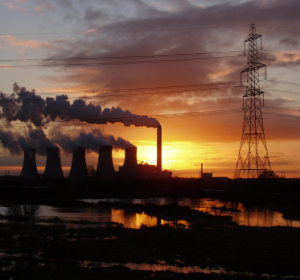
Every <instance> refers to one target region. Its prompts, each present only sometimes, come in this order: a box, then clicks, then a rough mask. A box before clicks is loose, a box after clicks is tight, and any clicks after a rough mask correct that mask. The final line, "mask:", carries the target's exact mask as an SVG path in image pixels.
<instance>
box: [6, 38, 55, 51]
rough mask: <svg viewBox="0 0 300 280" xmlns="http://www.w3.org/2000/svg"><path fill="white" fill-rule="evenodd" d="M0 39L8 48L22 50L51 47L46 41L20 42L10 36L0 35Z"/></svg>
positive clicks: (20, 40)
mask: <svg viewBox="0 0 300 280" xmlns="http://www.w3.org/2000/svg"><path fill="white" fill-rule="evenodd" d="M0 39H2V40H5V43H6V44H7V45H8V46H12V47H18V48H21V49H22V50H24V49H37V48H45V47H46V48H50V47H51V44H50V43H49V42H47V41H38V40H28V39H27V40H26V39H25V40H22V39H17V38H16V37H14V36H12V35H1V36H0Z"/></svg>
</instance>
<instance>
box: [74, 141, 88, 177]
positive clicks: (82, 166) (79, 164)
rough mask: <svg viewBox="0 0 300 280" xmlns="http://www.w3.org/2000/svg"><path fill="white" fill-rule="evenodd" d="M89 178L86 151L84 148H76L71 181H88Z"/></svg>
mask: <svg viewBox="0 0 300 280" xmlns="http://www.w3.org/2000/svg"><path fill="white" fill-rule="evenodd" d="M87 177H88V171H87V166H86V162H85V149H84V148H83V147H82V146H77V147H74V148H73V158H72V166H71V171H70V175H69V179H71V180H73V181H76V180H79V181H82V180H85V179H87Z"/></svg>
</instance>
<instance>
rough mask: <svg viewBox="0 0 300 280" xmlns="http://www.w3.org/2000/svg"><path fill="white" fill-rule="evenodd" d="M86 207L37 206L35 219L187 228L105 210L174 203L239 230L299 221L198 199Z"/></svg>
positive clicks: (2, 209)
mask: <svg viewBox="0 0 300 280" xmlns="http://www.w3.org/2000/svg"><path fill="white" fill-rule="evenodd" d="M83 201H84V202H86V203H87V206H84V207H70V208H68V207H54V206H47V205H40V207H39V211H38V217H39V218H45V219H49V218H55V217H57V218H59V219H61V220H63V221H65V223H74V222H75V223H78V222H84V221H85V222H89V223H93V224H95V225H98V226H99V225H100V226H105V225H106V224H107V223H116V224H121V225H123V226H124V227H126V228H134V229H138V228H140V227H141V226H143V225H145V226H148V227H152V226H157V225H166V224H167V225H169V226H171V227H174V228H177V227H184V228H188V227H189V226H190V224H189V222H188V221H185V220H177V221H175V220H173V221H172V220H163V219H159V218H157V217H155V216H150V215H148V214H147V213H145V212H139V213H138V212H136V213H135V212H132V211H127V210H126V208H124V209H122V208H120V209H116V208H114V206H113V204H112V206H111V207H109V203H116V202H117V203H118V202H120V203H125V204H128V205H133V204H136V205H146V204H153V205H157V206H164V205H168V204H170V203H173V204H174V203H177V204H178V205H179V206H182V207H188V208H189V209H192V210H195V211H200V212H204V213H208V214H211V215H219V216H226V215H227V216H231V217H232V220H233V221H234V222H236V223H237V224H239V225H242V226H258V227H275V226H284V227H298V228H300V220H288V219H285V218H284V217H283V214H282V213H280V212H277V211H273V210H270V209H263V208H259V207H246V206H245V205H244V204H243V203H240V202H224V201H220V200H215V199H208V198H198V199H188V198H186V199H176V200H174V199H169V198H148V199H120V200H119V199H86V200H83ZM99 202H105V203H106V204H107V207H105V208H103V207H101V208H100V207H97V204H98V203H99ZM6 211H7V207H4V206H0V214H2V215H5V213H6Z"/></svg>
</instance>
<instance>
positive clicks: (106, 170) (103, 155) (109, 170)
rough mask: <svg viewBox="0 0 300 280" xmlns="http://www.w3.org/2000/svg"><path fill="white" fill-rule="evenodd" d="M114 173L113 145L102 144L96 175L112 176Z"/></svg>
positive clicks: (102, 176)
mask: <svg viewBox="0 0 300 280" xmlns="http://www.w3.org/2000/svg"><path fill="white" fill-rule="evenodd" d="M114 174H115V170H114V166H113V160H112V146H111V145H105V146H100V147H99V158H98V166H97V171H96V177H101V178H112V177H113V176H114Z"/></svg>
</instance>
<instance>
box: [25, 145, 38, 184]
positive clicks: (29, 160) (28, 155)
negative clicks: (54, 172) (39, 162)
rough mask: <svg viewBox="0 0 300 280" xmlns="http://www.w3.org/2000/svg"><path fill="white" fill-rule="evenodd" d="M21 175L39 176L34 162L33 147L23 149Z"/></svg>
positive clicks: (30, 177)
mask: <svg viewBox="0 0 300 280" xmlns="http://www.w3.org/2000/svg"><path fill="white" fill-rule="evenodd" d="M21 177H23V178H26V179H37V178H39V174H38V172H37V168H36V162H35V149H24V161H23V167H22V171H21Z"/></svg>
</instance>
